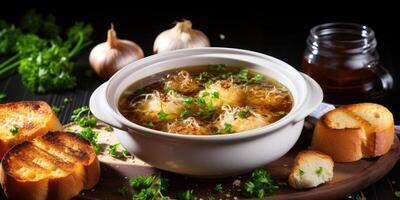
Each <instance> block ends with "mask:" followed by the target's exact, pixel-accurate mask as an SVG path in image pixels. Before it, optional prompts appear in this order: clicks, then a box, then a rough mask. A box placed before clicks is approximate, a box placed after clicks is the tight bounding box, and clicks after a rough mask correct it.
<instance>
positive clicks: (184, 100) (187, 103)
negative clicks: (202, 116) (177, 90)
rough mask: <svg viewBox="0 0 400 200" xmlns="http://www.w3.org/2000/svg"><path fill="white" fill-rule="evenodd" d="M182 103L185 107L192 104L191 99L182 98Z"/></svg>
mask: <svg viewBox="0 0 400 200" xmlns="http://www.w3.org/2000/svg"><path fill="white" fill-rule="evenodd" d="M183 103H184V104H186V105H190V104H192V103H193V97H183Z"/></svg>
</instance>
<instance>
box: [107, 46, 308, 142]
mask: <svg viewBox="0 0 400 200" xmlns="http://www.w3.org/2000/svg"><path fill="white" fill-rule="evenodd" d="M207 51H210V52H207ZM212 51H222V52H224V51H225V52H224V53H234V54H239V55H243V54H245V55H249V56H256V57H258V58H261V59H268V60H269V61H270V62H274V63H276V64H278V65H284V66H286V67H289V69H290V70H292V71H295V74H296V76H298V77H299V80H298V81H299V82H300V84H302V85H304V87H305V88H307V83H306V80H305V79H304V78H303V77H302V76H301V74H300V72H298V71H297V70H296V69H295V68H293V67H292V66H291V65H289V64H287V63H285V62H283V61H282V60H279V59H277V58H274V57H272V56H268V55H265V54H261V53H257V52H253V51H249V50H242V49H235V48H224V47H202V48H192V49H181V50H175V51H170V52H164V53H160V54H155V55H152V56H149V57H146V58H144V59H141V60H138V61H136V62H134V63H130V64H128V65H127V66H128V67H124V68H122V69H121V70H119V71H118V72H117V73H116V74H114V75H113V76H112V77H111V78H110V79H109V80H108V81H107V82H106V87H105V93H104V94H105V98H106V104H107V106H108V107H109V108H110V109H109V110H110V111H111V113H110V115H111V116H112V117H113V118H114V119H115V120H117V121H118V122H119V123H121V124H122V125H124V126H126V127H128V129H129V130H134V131H135V132H137V133H141V134H143V133H145V135H146V134H152V135H155V136H159V137H162V138H169V139H180V140H181V139H184V140H196V141H226V140H240V139H244V138H251V137H258V136H261V135H264V134H268V133H270V132H273V131H275V130H277V129H279V128H281V127H283V126H286V125H288V124H290V123H293V120H294V118H295V117H296V116H297V115H299V114H300V111H302V107H304V106H305V104H306V99H307V98H306V96H307V95H309V94H305V95H304V96H305V98H303V99H302V100H303V101H301V102H299V104H300V105H299V107H298V109H297V110H293V109H292V110H291V111H290V112H289V113H288V114H287V115H286V116H285V117H283V118H281V119H280V120H278V121H276V122H274V123H272V124H270V125H268V126H264V127H259V128H256V129H252V130H248V131H243V132H237V133H233V134H219V135H206V136H203V135H201V136H199V135H184V134H173V133H168V132H164V131H159V130H155V129H151V128H147V127H144V126H141V125H139V124H136V123H134V122H132V121H130V120H128V119H126V118H125V117H124V116H123V115H122V114H120V113H119V111H117V110H115V109H113V107H112V106H110V105H111V103H113V104H115V101H116V100H115V98H113V99H110V98H111V97H110V95H108V94H112V93H113V92H112V91H110V90H111V89H110V85H111V83H113V82H117V81H118V80H119V78H122V75H123V74H124V73H126V71H127V70H128V68H129V66H139V65H143V64H146V63H148V62H150V63H149V64H150V65H152V64H154V63H157V62H160V61H162V60H164V59H163V58H166V59H168V58H170V57H168V56H173V55H175V54H179V53H191V52H193V53H196V52H207V53H215V52H212ZM155 58H157V60H158V61H157V60H156V61H155V62H154V63H151V61H152V60H154V59H155ZM138 70H140V69H138ZM135 72H136V71H134V72H132V73H135ZM131 84H133V82H132V83H131ZM307 92H309V91H308V89H306V93H307ZM114 93H115V92H114ZM114 96H115V95H114ZM128 132H129V131H128Z"/></svg>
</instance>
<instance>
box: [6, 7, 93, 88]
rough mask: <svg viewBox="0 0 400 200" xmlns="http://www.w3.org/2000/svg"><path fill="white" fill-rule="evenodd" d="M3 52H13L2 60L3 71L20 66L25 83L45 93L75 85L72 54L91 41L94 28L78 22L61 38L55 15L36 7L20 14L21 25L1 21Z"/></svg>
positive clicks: (20, 72) (19, 69) (19, 70)
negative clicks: (40, 12)
mask: <svg viewBox="0 0 400 200" xmlns="http://www.w3.org/2000/svg"><path fill="white" fill-rule="evenodd" d="M0 29H1V30H0V54H3V55H4V54H12V53H14V54H15V55H13V56H11V57H10V58H8V59H7V60H5V61H4V62H3V63H1V64H0V75H2V74H4V73H5V72H7V71H9V70H11V69H13V68H15V67H17V66H19V67H18V73H19V74H20V75H21V79H22V82H23V84H24V85H25V86H26V87H27V88H28V89H29V90H31V91H32V92H37V93H46V92H50V91H59V90H67V89H71V88H74V87H75V86H76V77H75V76H74V75H73V71H74V66H75V63H74V62H73V60H72V59H73V57H74V56H75V55H76V54H77V53H79V52H80V51H81V50H82V49H83V48H85V47H87V46H88V45H89V44H90V43H91V39H90V37H91V34H92V32H93V28H92V27H91V26H90V25H88V24H84V23H82V22H77V23H75V24H74V25H73V26H72V27H70V28H69V29H68V31H67V34H66V35H67V37H66V38H65V39H62V37H61V34H60V33H61V28H60V27H59V26H58V25H57V24H56V23H55V18H54V16H52V15H48V16H47V17H46V18H43V17H42V16H41V15H39V14H37V13H36V12H35V11H30V12H28V13H27V14H26V15H25V16H23V17H22V18H21V23H20V28H18V27H15V26H14V25H9V24H7V23H6V22H0Z"/></svg>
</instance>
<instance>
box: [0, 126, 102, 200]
mask: <svg viewBox="0 0 400 200" xmlns="http://www.w3.org/2000/svg"><path fill="white" fill-rule="evenodd" d="M99 177H100V165H99V162H98V160H97V156H96V153H95V151H94V149H93V147H92V146H91V144H90V143H89V142H88V141H87V140H85V139H84V138H82V137H81V136H78V135H77V134H75V133H71V132H61V131H57V132H48V133H47V134H45V135H43V136H41V137H38V138H36V139H34V140H32V141H24V142H22V143H19V144H17V145H15V146H14V147H13V148H11V149H10V151H8V152H7V153H6V154H5V155H4V157H3V159H2V162H1V167H0V183H1V186H2V187H3V189H4V192H5V194H6V196H7V198H8V199H10V200H12V199H27V200H46V199H60V200H64V199H70V198H72V197H73V196H76V195H77V194H79V192H80V191H81V190H83V189H90V188H92V187H93V186H94V185H95V184H96V183H97V182H98V180H99ZM21 191H24V192H21Z"/></svg>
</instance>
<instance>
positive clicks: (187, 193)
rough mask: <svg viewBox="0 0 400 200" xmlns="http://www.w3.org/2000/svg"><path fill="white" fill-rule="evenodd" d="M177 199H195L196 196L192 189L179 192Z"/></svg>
mask: <svg viewBox="0 0 400 200" xmlns="http://www.w3.org/2000/svg"><path fill="white" fill-rule="evenodd" d="M178 200H197V197H195V196H194V195H193V190H186V191H185V192H182V193H180V194H179V196H178Z"/></svg>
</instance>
